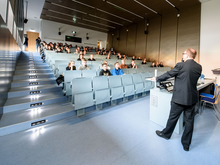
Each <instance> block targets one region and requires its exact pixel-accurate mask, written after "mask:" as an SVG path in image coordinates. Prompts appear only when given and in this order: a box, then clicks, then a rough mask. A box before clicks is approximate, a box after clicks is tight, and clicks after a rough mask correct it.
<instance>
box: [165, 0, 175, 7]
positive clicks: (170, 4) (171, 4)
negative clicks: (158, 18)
mask: <svg viewBox="0 0 220 165" xmlns="http://www.w3.org/2000/svg"><path fill="white" fill-rule="evenodd" d="M166 2H167V3H169V4H170V5H171V6H173V7H176V6H174V4H172V3H171V2H170V1H168V0H166Z"/></svg>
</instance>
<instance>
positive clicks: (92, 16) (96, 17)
mask: <svg viewBox="0 0 220 165" xmlns="http://www.w3.org/2000/svg"><path fill="white" fill-rule="evenodd" d="M89 16H92V17H95V18H99V19H102V20H105V21H108V22H111V23H114V24H117V25H120V26H123V25H122V24H120V23H117V22H114V21H110V20H107V19H105V18H101V17H98V16H95V15H92V14H89Z"/></svg>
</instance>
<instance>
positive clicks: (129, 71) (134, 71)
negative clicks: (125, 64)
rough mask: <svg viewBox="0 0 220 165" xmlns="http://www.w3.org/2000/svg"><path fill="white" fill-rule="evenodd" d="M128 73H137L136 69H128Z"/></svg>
mask: <svg viewBox="0 0 220 165" xmlns="http://www.w3.org/2000/svg"><path fill="white" fill-rule="evenodd" d="M128 73H129V74H133V73H137V69H132V68H130V69H128Z"/></svg>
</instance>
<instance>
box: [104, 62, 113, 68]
mask: <svg viewBox="0 0 220 165" xmlns="http://www.w3.org/2000/svg"><path fill="white" fill-rule="evenodd" d="M104 63H106V64H107V69H111V68H110V66H108V61H104Z"/></svg>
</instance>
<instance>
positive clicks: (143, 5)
mask: <svg viewBox="0 0 220 165" xmlns="http://www.w3.org/2000/svg"><path fill="white" fill-rule="evenodd" d="M134 1H135V2H137V3H138V4H140V5H141V6H144V7H145V8H147V9H148V10H150V11H152V12H154V13H156V14H158V13H157V12H156V11H154V10H153V9H151V8H149V7H147V6H145V5H144V4H142V3H140V2H139V1H137V0H134Z"/></svg>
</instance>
